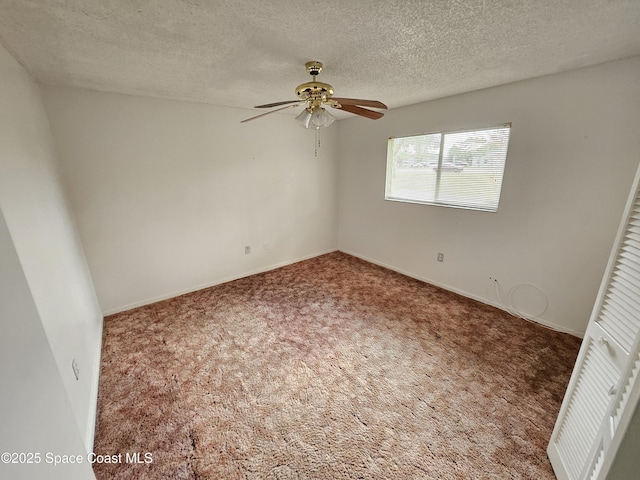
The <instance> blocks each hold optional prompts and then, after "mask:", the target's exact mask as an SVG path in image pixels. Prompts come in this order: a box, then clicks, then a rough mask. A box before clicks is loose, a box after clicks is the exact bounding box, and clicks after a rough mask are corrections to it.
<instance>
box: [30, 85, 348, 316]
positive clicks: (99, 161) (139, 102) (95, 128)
mask: <svg viewBox="0 0 640 480" xmlns="http://www.w3.org/2000/svg"><path fill="white" fill-rule="evenodd" d="M43 94H44V100H45V105H46V109H47V112H48V115H49V118H50V121H51V126H52V133H53V137H54V142H55V144H56V147H57V150H58V152H59V154H60V161H61V168H62V172H63V177H64V179H65V183H66V185H67V187H68V191H69V192H70V201H71V204H72V209H73V211H74V214H75V218H76V220H77V223H78V227H79V232H80V236H81V238H82V242H83V245H84V248H85V252H86V256H87V260H88V263H89V266H90V270H91V273H92V276H93V280H94V283H95V286H96V291H97V294H98V298H99V301H100V305H101V307H102V311H103V312H105V313H113V312H116V311H119V310H124V309H127V308H130V307H133V306H137V305H141V304H145V303H150V302H153V301H155V300H158V299H161V298H166V297H171V296H175V295H177V294H179V293H183V292H186V291H191V290H196V289H199V288H202V287H203V286H207V285H211V284H215V283H219V282H222V281H225V280H228V279H231V278H236V277H240V276H244V275H248V274H250V273H253V272H257V271H261V270H265V269H268V268H271V267H273V266H277V265H281V264H284V263H289V262H293V261H296V260H299V259H302V258H306V257H309V256H314V255H317V254H320V253H324V252H327V251H331V250H335V249H336V248H337V180H336V153H335V134H336V133H335V132H336V130H335V129H331V128H330V129H327V130H323V131H322V135H323V144H322V147H321V148H320V150H319V156H318V157H317V158H316V157H314V135H313V131H312V130H305V129H304V128H302V127H300V126H298V125H296V123H295V121H294V119H293V117H292V116H290V115H280V114H275V115H272V116H270V117H267V118H264V119H260V120H257V121H255V122H249V123H247V124H240V120H242V119H243V118H247V117H249V116H252V115H254V114H255V112H253V111H251V110H243V109H232V108H225V107H217V106H211V105H204V104H196V103H185V102H175V101H168V100H159V99H153V98H146V97H136V96H124V95H117V94H107V93H98V92H93V91H88V90H80V89H69V88H57V87H43ZM332 145H333V146H332ZM245 246H250V247H251V249H252V253H251V254H249V255H245V253H244V249H245Z"/></svg>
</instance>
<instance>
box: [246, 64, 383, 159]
mask: <svg viewBox="0 0 640 480" xmlns="http://www.w3.org/2000/svg"><path fill="white" fill-rule="evenodd" d="M305 67H306V69H307V72H308V73H309V74H310V75H311V76H312V77H313V80H312V81H310V82H306V83H303V84H301V85H298V86H297V87H296V90H295V91H296V96H297V97H298V100H284V101H281V102H274V103H267V104H264V105H257V106H256V107H254V108H273V107H280V108H276V109H275V110H271V111H270V112H266V113H262V114H260V115H256V116H255V117H251V118H247V119H245V120H242V122H241V123H245V122H249V121H251V120H256V119H257V118H260V117H264V116H265V115H269V114H271V113H275V112H279V111H281V110H286V109H288V108H294V107H302V106H304V107H305V108H304V110H303V111H302V113H300V115H298V116H297V117H296V120H297V121H298V122H300V124H301V125H302V126H303V127H305V128H314V129H315V130H316V140H317V145H319V136H318V130H319V129H320V128H321V127H328V126H329V125H331V124H332V123H333V122H334V121H335V120H336V117H334V116H333V115H331V114H330V113H329V112H328V111H327V109H326V108H325V106H329V107H332V108H337V109H339V110H344V111H345V112H349V113H353V114H355V115H360V116H362V117H365V118H370V119H372V120H377V119H378V118H381V117H382V116H383V115H384V114H383V113H381V112H377V111H375V110H370V109H369V108H364V107H370V108H379V109H386V108H387V106H386V105H385V104H384V103H382V102H379V101H378V100H359V99H356V98H336V97H333V93H334V90H333V87H332V86H331V85H329V84H328V83H324V82H319V81H317V80H316V76H318V74H319V73H320V72H321V71H322V63H321V62H318V61H312V62H307V63H306V64H305ZM317 153H318V152H317V149H316V155H317Z"/></svg>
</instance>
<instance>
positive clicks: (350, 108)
mask: <svg viewBox="0 0 640 480" xmlns="http://www.w3.org/2000/svg"><path fill="white" fill-rule="evenodd" d="M336 108H339V109H340V110H344V111H345V112H349V113H355V114H356V115H361V116H363V117H367V118H370V119H372V120H377V119H379V118H382V117H384V113H380V112H374V111H373V110H369V109H368V108H362V107H358V106H357V105H341V106H340V107H336Z"/></svg>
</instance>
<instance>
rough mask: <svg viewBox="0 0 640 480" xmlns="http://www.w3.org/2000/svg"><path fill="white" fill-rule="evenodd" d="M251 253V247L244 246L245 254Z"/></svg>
mask: <svg viewBox="0 0 640 480" xmlns="http://www.w3.org/2000/svg"><path fill="white" fill-rule="evenodd" d="M250 253H251V247H249V246H247V247H244V254H245V255H248V254H250Z"/></svg>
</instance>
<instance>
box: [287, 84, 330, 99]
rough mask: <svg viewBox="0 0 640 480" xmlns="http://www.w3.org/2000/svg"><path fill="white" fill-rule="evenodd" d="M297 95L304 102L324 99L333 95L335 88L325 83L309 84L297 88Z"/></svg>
mask: <svg viewBox="0 0 640 480" xmlns="http://www.w3.org/2000/svg"><path fill="white" fill-rule="evenodd" d="M296 95H298V97H300V98H301V99H303V100H307V99H309V98H323V97H325V98H326V97H330V96H331V95H333V87H332V86H331V85H329V84H328V83H323V82H307V83H303V84H302V85H298V86H297V87H296Z"/></svg>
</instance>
